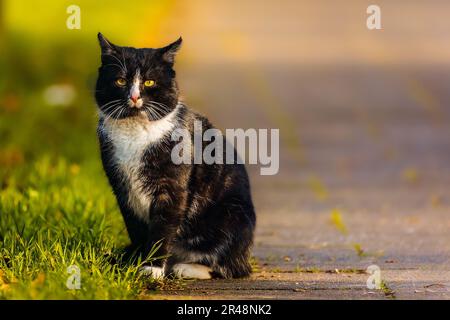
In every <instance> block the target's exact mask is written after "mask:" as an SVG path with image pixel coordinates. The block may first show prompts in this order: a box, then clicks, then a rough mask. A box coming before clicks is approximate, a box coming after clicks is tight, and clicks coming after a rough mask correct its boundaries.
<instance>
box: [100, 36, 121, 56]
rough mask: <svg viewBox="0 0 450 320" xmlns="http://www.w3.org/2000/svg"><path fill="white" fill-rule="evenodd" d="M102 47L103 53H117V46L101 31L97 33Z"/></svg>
mask: <svg viewBox="0 0 450 320" xmlns="http://www.w3.org/2000/svg"><path fill="white" fill-rule="evenodd" d="M97 37H98V42H99V43H100V48H101V49H102V55H108V54H114V53H117V46H115V45H113V44H112V43H111V42H110V41H109V40H108V39H106V38H105V37H104V36H103V35H102V34H101V33H100V32H99V33H98V35H97Z"/></svg>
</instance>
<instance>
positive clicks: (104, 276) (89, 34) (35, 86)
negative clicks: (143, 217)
mask: <svg viewBox="0 0 450 320" xmlns="http://www.w3.org/2000/svg"><path fill="white" fill-rule="evenodd" d="M117 3H119V2H117ZM40 5H42V7H41V11H40V14H39V15H36V14H35V12H34V11H33V10H31V11H30V9H29V8H28V7H27V10H22V9H21V6H22V5H21V4H20V2H17V1H9V2H6V3H5V11H4V14H5V16H4V17H3V18H4V19H3V20H4V21H5V30H6V32H5V33H4V34H2V37H1V38H0V46H1V48H2V55H1V57H0V69H1V70H2V72H1V73H0V299H1V298H3V299H127V298H137V297H139V294H140V293H141V292H143V290H146V288H149V287H152V288H154V287H156V286H155V282H153V281H152V280H151V279H149V278H145V277H141V276H140V275H139V273H138V268H139V263H141V262H138V264H136V265H127V264H117V263H114V262H115V261H117V260H119V259H120V257H121V252H122V251H121V249H122V248H123V247H124V246H125V245H127V244H128V241H129V240H128V237H127V234H126V230H125V226H124V223H123V220H122V217H121V215H120V212H119V210H118V208H117V204H116V200H115V198H114V196H113V194H112V192H111V188H110V187H109V185H108V183H107V179H106V177H105V175H104V173H103V170H102V168H101V162H100V155H99V150H98V145H97V139H96V132H95V130H96V121H97V120H96V109H95V105H94V99H93V93H94V83H95V77H96V72H97V67H98V64H99V61H100V56H99V48H98V44H97V40H96V33H97V31H104V32H106V33H107V34H108V35H109V36H110V37H111V38H113V39H119V40H123V39H125V37H127V35H130V30H139V32H137V33H134V34H133V37H132V38H133V39H142V33H144V32H146V31H145V28H144V27H143V26H137V25H136V23H135V22H136V21H140V23H144V21H152V27H153V28H156V26H157V25H158V23H159V21H160V20H161V19H163V13H164V10H166V11H167V8H165V7H166V5H167V2H166V1H150V2H149V1H139V2H137V4H136V5H135V6H138V7H139V9H136V11H137V12H143V13H144V14H145V15H146V16H147V17H148V19H135V16H133V15H127V16H126V17H125V16H124V15H123V14H122V12H123V10H120V7H119V4H117V7H114V5H113V6H111V5H108V6H107V7H108V9H107V11H102V10H101V8H100V7H104V4H101V3H99V4H97V3H95V4H94V3H93V2H91V1H82V2H81V7H82V29H81V30H78V31H73V30H68V29H67V28H65V18H66V17H67V14H66V12H65V7H64V5H61V4H58V2H56V1H54V2H52V1H43V3H40ZM44 9H45V10H44ZM55 12H56V13H58V12H59V13H60V14H55ZM105 15H106V16H108V17H112V18H110V19H106V18H104V16H105ZM27 16H28V18H29V19H27ZM36 17H39V21H36ZM119 20H120V21H121V24H120V25H122V26H123V27H122V28H118V24H117V21H119ZM133 21H134V22H133ZM133 23H135V24H133ZM38 24H39V25H38ZM155 38H156V36H153V37H152V36H150V37H148V36H147V37H146V38H145V39H146V40H145V41H148V39H150V40H152V39H153V40H155ZM127 39H128V40H127V41H131V40H130V39H129V38H127ZM141 42H142V40H141ZM140 44H142V43H140ZM60 84H63V85H65V86H66V87H69V89H70V90H72V91H73V92H74V97H73V99H66V100H67V101H65V102H64V103H56V104H55V103H51V101H50V100H49V99H48V97H46V95H45V92H46V90H48V88H49V87H51V86H54V85H60ZM150 260H151V259H150ZM70 265H77V266H78V267H79V268H80V271H81V289H80V290H69V289H68V288H67V287H66V281H67V279H68V277H69V275H70V274H68V273H67V267H69V266H70Z"/></svg>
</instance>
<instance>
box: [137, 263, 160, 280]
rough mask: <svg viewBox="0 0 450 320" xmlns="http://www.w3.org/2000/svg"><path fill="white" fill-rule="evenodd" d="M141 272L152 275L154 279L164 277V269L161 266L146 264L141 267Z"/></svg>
mask: <svg viewBox="0 0 450 320" xmlns="http://www.w3.org/2000/svg"><path fill="white" fill-rule="evenodd" d="M139 274H142V275H144V276H150V277H152V278H153V279H162V278H164V269H163V268H161V267H151V266H144V267H142V268H140V269H139Z"/></svg>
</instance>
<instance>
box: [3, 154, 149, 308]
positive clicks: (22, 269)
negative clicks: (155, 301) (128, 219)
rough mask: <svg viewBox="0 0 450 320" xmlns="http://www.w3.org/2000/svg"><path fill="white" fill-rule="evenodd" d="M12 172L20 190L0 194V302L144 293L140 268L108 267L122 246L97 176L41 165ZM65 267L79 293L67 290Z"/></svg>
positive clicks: (112, 207)
mask: <svg viewBox="0 0 450 320" xmlns="http://www.w3.org/2000/svg"><path fill="white" fill-rule="evenodd" d="M19 171H26V172H22V173H21V180H20V183H17V184H16V183H13V182H11V184H10V185H8V186H7V187H4V188H3V189H2V190H1V192H0V214H1V220H0V241H1V247H0V298H7V299H67V298H78V299H126V298H136V297H137V296H138V295H139V294H140V293H142V292H143V291H145V289H146V288H147V287H148V286H149V285H150V284H151V283H149V282H151V279H148V278H143V277H141V276H140V275H139V273H138V267H139V264H135V265H122V266H120V265H118V264H116V263H113V262H112V260H113V259H115V260H118V259H119V258H120V256H121V250H120V249H121V248H122V247H123V246H124V245H125V244H126V243H127V242H128V240H127V236H126V231H125V230H124V226H123V222H122V220H121V219H122V218H121V216H120V213H119V212H118V211H117V208H116V204H115V200H114V199H113V197H112V195H111V192H110V191H109V187H108V186H107V184H106V183H105V181H104V180H105V179H104V178H102V177H101V176H100V174H99V173H97V174H96V175H93V172H90V170H89V168H88V167H86V168H84V166H82V165H81V166H80V165H77V164H70V163H68V162H67V161H65V160H64V159H58V160H54V161H51V160H50V159H48V158H43V159H41V160H38V161H36V162H34V163H33V164H32V165H31V166H30V168H29V170H19ZM96 171H97V170H96ZM93 177H95V178H94V179H93ZM8 181H12V179H10V180H8ZM71 265H77V266H78V267H79V268H80V271H81V288H80V290H68V288H67V287H66V282H67V280H68V277H69V276H70V274H68V272H67V268H68V267H69V266H71Z"/></svg>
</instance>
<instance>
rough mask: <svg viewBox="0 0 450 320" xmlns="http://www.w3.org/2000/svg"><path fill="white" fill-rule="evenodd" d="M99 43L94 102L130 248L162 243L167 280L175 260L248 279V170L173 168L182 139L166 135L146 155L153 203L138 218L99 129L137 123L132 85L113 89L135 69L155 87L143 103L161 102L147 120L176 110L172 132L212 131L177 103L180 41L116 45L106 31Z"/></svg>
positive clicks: (146, 187)
mask: <svg viewBox="0 0 450 320" xmlns="http://www.w3.org/2000/svg"><path fill="white" fill-rule="evenodd" d="M99 40H100V44H101V47H102V66H101V67H100V68H99V77H98V81H97V88H96V90H97V91H96V100H97V103H98V106H99V109H100V110H101V111H102V112H103V114H102V115H101V117H100V121H99V129H98V137H99V141H100V147H101V156H102V162H103V166H104V169H105V171H106V174H107V176H108V179H109V182H110V184H111V186H112V189H113V191H114V194H115V195H116V197H117V201H118V204H119V207H120V210H121V212H122V214H123V217H124V220H125V224H126V227H127V230H128V234H129V237H130V239H131V246H130V248H129V251H130V252H134V251H137V252H138V253H140V254H142V255H146V254H147V253H148V252H149V250H150V249H151V248H152V246H153V245H154V244H155V243H156V242H157V241H159V240H162V245H161V248H160V249H159V252H158V255H167V256H168V257H167V258H165V259H163V260H161V261H160V262H159V263H160V265H161V266H164V270H165V273H166V274H167V275H168V274H170V273H171V271H172V267H173V266H174V265H175V264H177V263H199V264H203V265H206V266H209V267H211V269H212V270H213V272H214V274H216V275H219V276H222V277H225V278H233V277H243V276H247V275H249V274H250V272H251V267H250V264H249V261H248V260H249V255H250V248H251V245H252V241H253V233H254V227H255V213H254V208H253V203H252V199H251V193H250V185H249V179H248V176H247V173H246V170H245V167H244V165H242V164H213V165H208V164H192V165H189V164H181V165H176V164H174V163H173V162H172V161H171V156H170V154H171V150H172V148H173V146H174V145H175V144H176V143H177V142H174V141H172V140H171V138H170V134H167V135H166V136H165V137H164V138H163V139H162V140H160V141H159V142H158V143H155V144H151V145H150V146H149V147H148V148H147V149H146V150H145V152H144V153H143V155H142V159H141V166H139V168H138V170H139V179H141V180H140V181H142V191H143V192H145V193H147V194H149V195H151V199H152V200H151V204H150V209H149V212H148V219H147V220H145V219H142V218H141V217H140V216H139V215H137V214H135V212H134V211H133V209H132V208H131V206H130V204H129V196H130V194H129V193H130V182H129V181H127V179H126V177H125V176H124V175H123V173H122V171H121V170H120V168H119V167H118V163H117V159H116V158H115V156H114V145H113V143H112V142H111V139H110V138H109V137H108V135H107V134H105V132H104V130H102V128H103V125H104V123H103V122H104V121H105V119H107V117H110V118H112V119H117V120H118V121H121V120H120V119H122V120H123V119H124V118H127V119H128V120H129V119H135V118H137V116H138V115H137V113H138V112H139V111H138V109H137V108H131V107H129V106H128V105H127V104H126V103H125V101H126V99H127V94H128V90H129V88H128V87H124V88H120V87H117V86H116V85H114V81H115V79H117V78H118V77H123V78H125V79H127V80H128V81H129V82H131V81H132V77H133V75H134V74H135V72H136V69H137V68H139V69H140V70H141V73H143V74H144V76H145V77H146V78H150V79H155V80H156V83H157V85H156V86H155V87H154V88H151V89H146V88H141V92H142V94H141V96H142V99H143V100H144V103H145V102H146V101H156V102H158V103H160V104H159V106H160V107H159V108H158V107H157V106H155V105H153V106H155V107H156V109H154V110H153V112H151V111H148V112H147V113H146V115H147V116H148V119H149V120H150V121H155V120H158V119H161V118H163V117H165V116H166V115H167V114H169V113H170V112H171V111H172V110H174V109H175V108H176V107H177V105H178V109H177V111H178V112H177V114H176V117H175V120H174V123H175V127H174V128H188V129H189V131H190V132H191V138H192V139H193V136H194V133H193V122H194V120H200V121H202V125H203V130H206V129H209V128H213V126H212V125H211V124H210V123H209V121H208V120H207V119H206V118H204V117H203V116H201V115H199V114H197V113H194V112H193V111H191V110H189V109H188V108H187V107H186V106H185V105H182V104H180V103H179V102H178V88H177V84H176V81H175V72H174V70H173V68H172V67H173V63H174V55H175V53H176V51H177V50H178V48H179V46H180V44H181V38H180V39H179V40H178V41H177V42H175V43H173V44H171V45H169V46H167V47H165V48H161V49H136V48H130V47H118V46H115V45H113V44H111V43H110V42H108V40H106V39H105V38H104V37H103V36H102V35H101V34H99ZM114 100H120V102H119V103H121V105H120V106H119V107H120V109H121V110H120V111H117V110H116V109H117V108H112V109H114V110H111V108H109V109H108V107H110V106H111V103H110V102H111V101H114ZM108 103H110V104H108ZM113 104H114V103H113ZM147 107H148V108H152V107H151V106H149V105H147ZM224 150H225V148H224ZM225 158H226V157H225V155H224V159H225Z"/></svg>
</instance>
